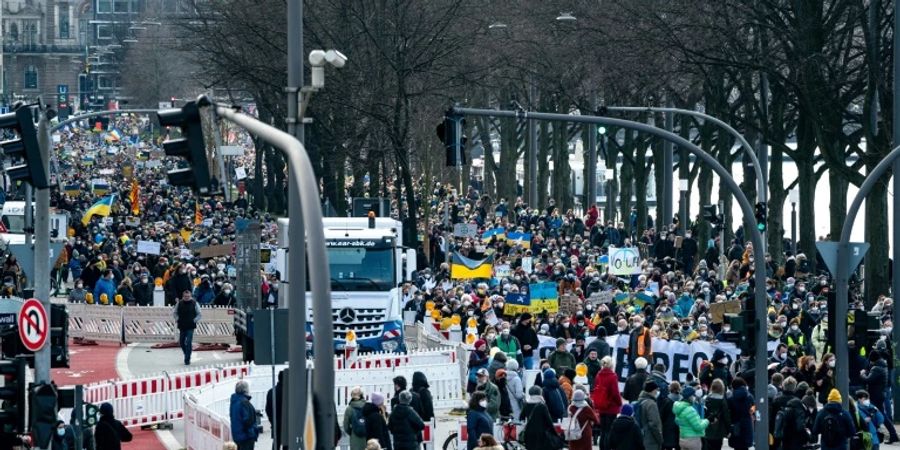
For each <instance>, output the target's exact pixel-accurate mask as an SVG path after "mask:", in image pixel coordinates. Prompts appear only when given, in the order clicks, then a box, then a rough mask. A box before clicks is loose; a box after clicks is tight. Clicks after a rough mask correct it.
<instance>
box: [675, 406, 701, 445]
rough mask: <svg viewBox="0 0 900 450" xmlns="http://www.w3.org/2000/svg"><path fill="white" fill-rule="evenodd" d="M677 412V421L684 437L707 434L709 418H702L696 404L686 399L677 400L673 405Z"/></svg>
mask: <svg viewBox="0 0 900 450" xmlns="http://www.w3.org/2000/svg"><path fill="white" fill-rule="evenodd" d="M672 411H673V412H674V413H675V423H677V424H678V431H679V433H680V436H681V438H682V439H690V438H700V437H703V436H704V435H705V434H706V427H708V426H709V420H707V419H701V418H700V414H697V410H696V409H695V408H694V405H693V404H691V403H688V402H686V401H684V400H681V401H677V402H675V405H674V406H673V407H672Z"/></svg>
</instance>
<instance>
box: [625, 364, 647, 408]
mask: <svg viewBox="0 0 900 450" xmlns="http://www.w3.org/2000/svg"><path fill="white" fill-rule="evenodd" d="M648 377H649V375H647V371H646V370H641V369H638V370H636V371H635V372H634V373H633V374H631V375H629V376H628V379H627V380H625V390H624V391H622V397H623V398H625V400H628V401H629V402H633V401H635V400H637V399H638V397H639V396H640V395H641V391H643V390H644V384H645V383H646V382H647V378H648Z"/></svg>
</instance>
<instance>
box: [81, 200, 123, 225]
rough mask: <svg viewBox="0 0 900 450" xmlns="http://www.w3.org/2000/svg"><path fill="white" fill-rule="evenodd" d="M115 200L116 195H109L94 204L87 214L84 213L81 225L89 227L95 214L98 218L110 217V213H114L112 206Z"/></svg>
mask: <svg viewBox="0 0 900 450" xmlns="http://www.w3.org/2000/svg"><path fill="white" fill-rule="evenodd" d="M115 198H116V196H115V195H108V196H106V197H103V198H101V199H100V201H98V202H97V203H94V204H93V205H92V206H91V207H90V208H88V210H87V212H86V213H84V217H82V218H81V224H82V225H84V226H87V225H88V224H89V223H90V222H91V217H92V216H94V215H95V214H96V215H98V216H103V217H108V216H109V214H110V212H111V211H112V205H113V201H114V200H115Z"/></svg>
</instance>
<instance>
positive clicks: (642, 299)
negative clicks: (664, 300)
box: [634, 292, 656, 308]
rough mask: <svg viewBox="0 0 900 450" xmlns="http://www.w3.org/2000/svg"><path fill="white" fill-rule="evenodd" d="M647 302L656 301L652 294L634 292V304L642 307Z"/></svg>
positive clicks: (652, 302)
mask: <svg viewBox="0 0 900 450" xmlns="http://www.w3.org/2000/svg"><path fill="white" fill-rule="evenodd" d="M648 303H649V304H654V303H656V298H654V297H653V296H652V295H650V294H648V293H647V292H638V293H637V294H634V304H635V305H637V306H640V307H641V308H643V307H644V306H645V305H647V304H648Z"/></svg>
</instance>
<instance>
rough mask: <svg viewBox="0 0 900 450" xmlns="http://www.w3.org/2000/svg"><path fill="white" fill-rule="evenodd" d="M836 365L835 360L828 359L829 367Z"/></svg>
mask: <svg viewBox="0 0 900 450" xmlns="http://www.w3.org/2000/svg"><path fill="white" fill-rule="evenodd" d="M834 365H835V360H833V359H832V360H831V361H828V367H834Z"/></svg>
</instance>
